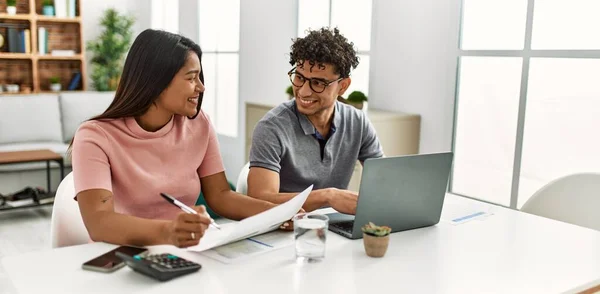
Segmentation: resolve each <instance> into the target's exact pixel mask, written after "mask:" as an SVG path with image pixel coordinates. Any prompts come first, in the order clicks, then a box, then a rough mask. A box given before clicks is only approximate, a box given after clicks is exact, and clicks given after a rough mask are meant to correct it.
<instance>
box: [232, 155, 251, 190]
mask: <svg viewBox="0 0 600 294" xmlns="http://www.w3.org/2000/svg"><path fill="white" fill-rule="evenodd" d="M249 172H250V163H249V162H248V163H246V165H244V167H242V170H241V171H240V175H239V176H238V179H237V184H236V185H235V191H236V192H238V193H240V194H244V195H247V194H248V173H249Z"/></svg>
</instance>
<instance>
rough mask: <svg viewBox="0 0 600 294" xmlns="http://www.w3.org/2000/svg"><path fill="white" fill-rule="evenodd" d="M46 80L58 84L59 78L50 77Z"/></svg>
mask: <svg viewBox="0 0 600 294" xmlns="http://www.w3.org/2000/svg"><path fill="white" fill-rule="evenodd" d="M48 81H49V82H50V84H59V83H60V78H59V77H50V78H49V79H48Z"/></svg>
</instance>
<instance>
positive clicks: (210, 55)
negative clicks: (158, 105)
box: [198, 0, 240, 137]
mask: <svg viewBox="0 0 600 294" xmlns="http://www.w3.org/2000/svg"><path fill="white" fill-rule="evenodd" d="M198 6H199V23H200V29H199V32H200V38H199V40H200V46H201V47H202V50H203V56H202V66H203V68H202V70H203V71H204V79H205V81H206V85H205V86H206V91H205V92H204V100H203V102H202V109H203V110H204V111H205V112H206V113H207V114H208V115H209V116H210V118H211V121H212V122H213V124H214V125H215V128H216V130H217V133H219V134H222V135H226V136H231V137H237V135H238V104H239V103H238V98H239V91H238V88H239V50H240V49H239V40H240V1H239V0H219V1H214V0H200V2H199V5H198Z"/></svg>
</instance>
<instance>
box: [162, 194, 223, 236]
mask: <svg viewBox="0 0 600 294" xmlns="http://www.w3.org/2000/svg"><path fill="white" fill-rule="evenodd" d="M160 196H162V197H163V198H165V200H167V201H169V203H171V204H173V205H175V206H177V207H179V208H181V210H183V211H185V212H187V213H192V214H198V212H196V211H195V210H194V209H193V208H191V207H189V206H187V205H185V204H183V203H181V202H180V201H179V200H177V199H175V198H173V196H170V195H169V194H166V193H160ZM210 224H211V225H212V226H213V227H215V228H216V229H219V230H220V229H221V227H219V225H218V224H217V223H216V222H215V220H214V219H212V218H210Z"/></svg>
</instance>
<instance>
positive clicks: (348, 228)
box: [331, 221, 354, 233]
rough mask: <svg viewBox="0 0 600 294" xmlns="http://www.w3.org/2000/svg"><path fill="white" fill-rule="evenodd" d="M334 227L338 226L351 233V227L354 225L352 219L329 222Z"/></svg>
mask: <svg viewBox="0 0 600 294" xmlns="http://www.w3.org/2000/svg"><path fill="white" fill-rule="evenodd" d="M331 225H332V226H334V227H337V228H340V229H341V230H342V231H345V232H348V233H352V228H353V227H354V221H347V222H339V223H335V224H331Z"/></svg>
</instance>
